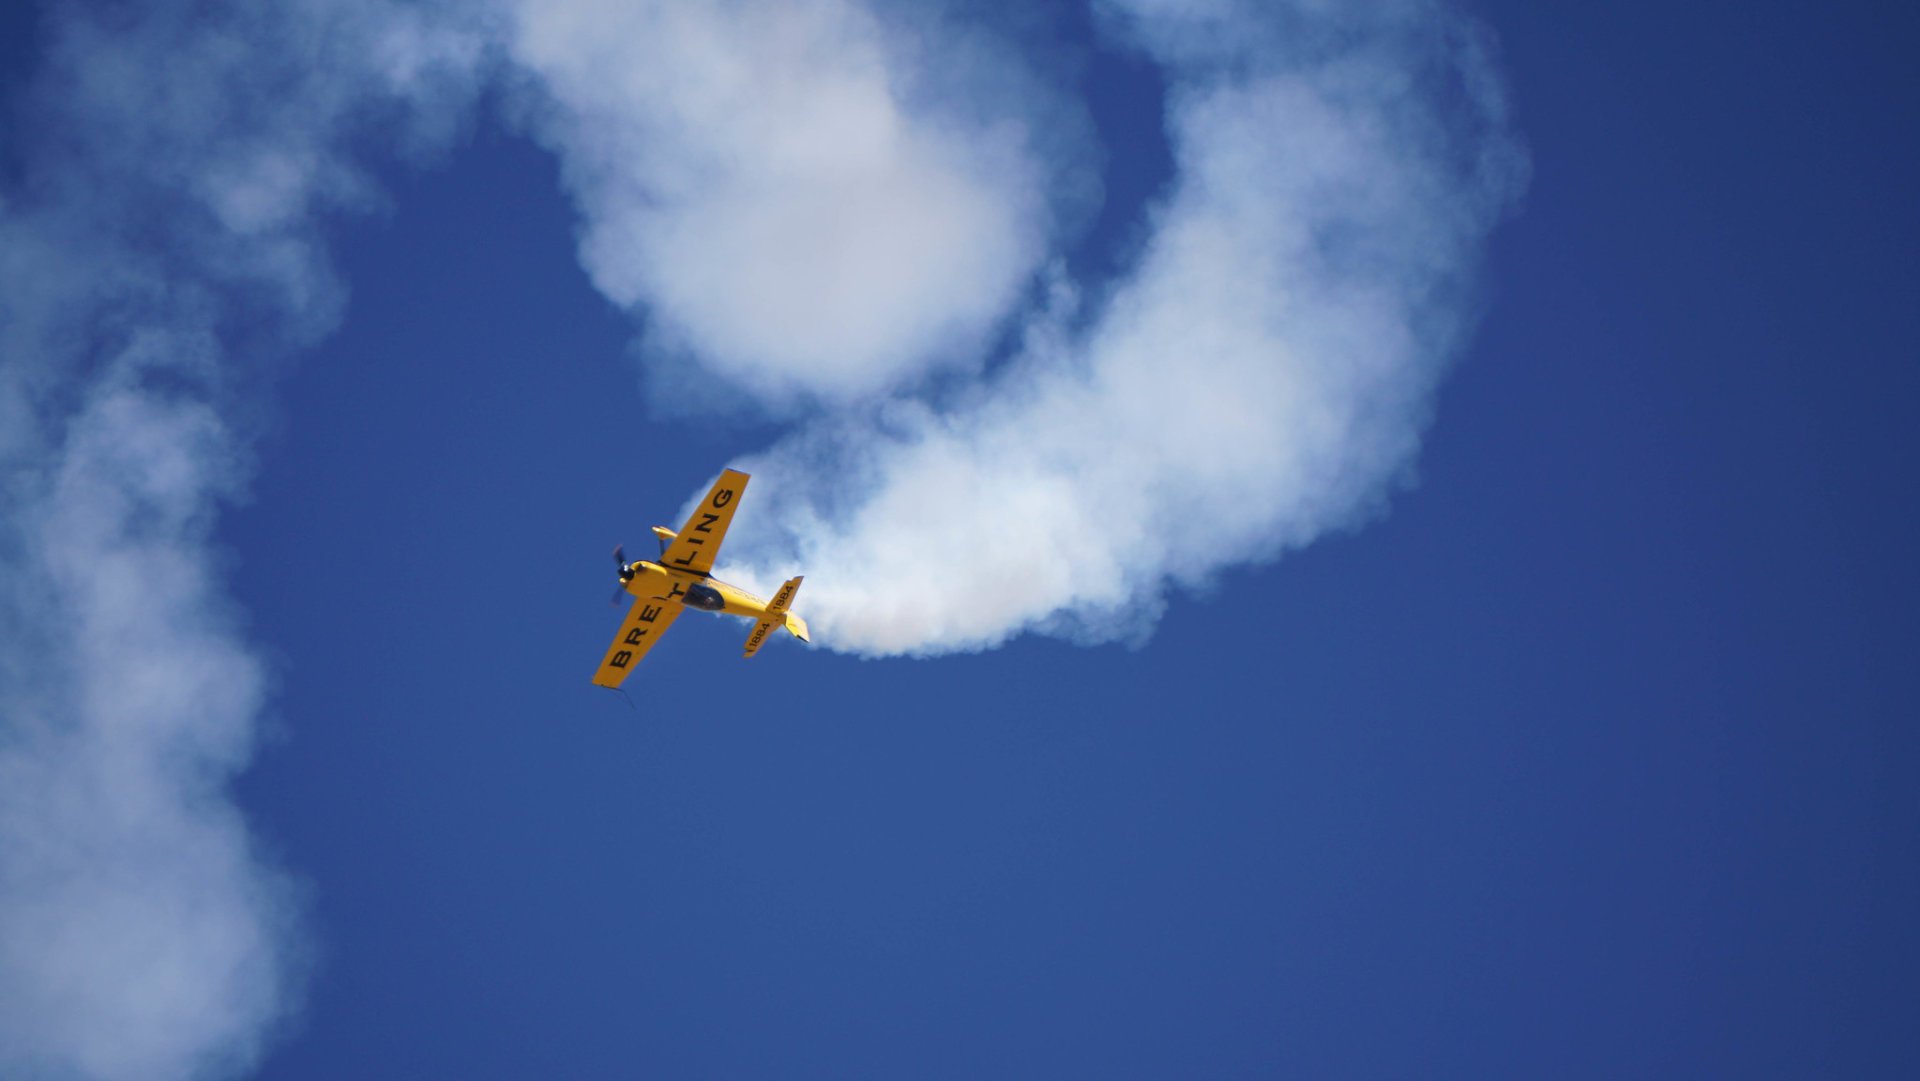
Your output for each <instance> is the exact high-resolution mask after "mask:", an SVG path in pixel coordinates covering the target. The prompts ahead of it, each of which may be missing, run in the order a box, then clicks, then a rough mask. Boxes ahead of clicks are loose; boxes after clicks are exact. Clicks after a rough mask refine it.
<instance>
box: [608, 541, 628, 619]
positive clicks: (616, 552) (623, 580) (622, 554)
mask: <svg viewBox="0 0 1920 1081" xmlns="http://www.w3.org/2000/svg"><path fill="white" fill-rule="evenodd" d="M613 561H614V563H615V564H616V565H618V566H619V568H620V588H618V589H616V590H614V591H613V596H611V597H609V598H607V604H608V606H610V607H613V608H618V607H620V598H621V597H623V596H625V595H626V592H627V549H626V546H625V545H620V544H616V545H614V546H613Z"/></svg>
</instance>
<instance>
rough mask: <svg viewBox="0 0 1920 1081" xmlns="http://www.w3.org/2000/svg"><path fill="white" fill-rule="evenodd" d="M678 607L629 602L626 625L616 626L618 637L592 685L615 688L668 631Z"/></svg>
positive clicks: (650, 602) (654, 603) (657, 602)
mask: <svg viewBox="0 0 1920 1081" xmlns="http://www.w3.org/2000/svg"><path fill="white" fill-rule="evenodd" d="M680 611H681V609H680V606H679V605H677V604H673V603H671V602H668V601H661V600H651V599H641V600H637V601H634V602H633V607H632V608H629V609H628V610H627V618H626V621H625V622H624V623H622V624H620V633H619V634H618V635H616V636H615V637H614V639H613V645H612V646H611V647H610V648H609V649H608V650H607V657H606V659H605V660H603V661H601V662H600V671H599V672H598V673H596V674H595V675H594V677H593V682H594V684H595V685H596V686H600V687H618V686H620V684H621V682H622V681H624V680H625V679H626V678H627V673H629V672H631V671H633V666H634V665H636V664H639V663H640V658H642V657H645V656H646V655H647V650H649V649H652V648H653V643H654V642H655V641H656V640H657V639H658V638H659V637H660V636H661V635H662V634H665V633H666V630H667V628H668V627H671V626H673V621H674V619H676V618H677V617H678V616H679V615H680Z"/></svg>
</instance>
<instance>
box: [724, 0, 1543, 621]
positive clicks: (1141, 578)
mask: <svg viewBox="0 0 1920 1081" xmlns="http://www.w3.org/2000/svg"><path fill="white" fill-rule="evenodd" d="M1109 15H1110V17H1111V19H1112V28H1113V29H1114V30H1115V32H1116V33H1120V34H1124V35H1126V36H1127V37H1128V39H1129V40H1132V41H1134V42H1136V43H1138V44H1141V45H1143V46H1144V47H1146V48H1148V49H1149V50H1150V51H1151V52H1152V53H1153V54H1154V55H1155V56H1156V57H1157V58H1158V59H1160V60H1161V61H1162V63H1163V64H1165V65H1166V70H1167V74H1168V77H1169V81H1170V84H1171V87H1172V89H1171V91H1170V102H1169V108H1168V124H1169V134H1170V139H1171V143H1172V151H1173V157H1174V160H1175V165H1176V169H1177V175H1176V177H1175V180H1174V182H1173V186H1172V190H1171V191H1170V192H1169V193H1168V194H1167V195H1166V197H1165V201H1164V203H1163V204H1162V205H1160V206H1159V207H1157V209H1156V210H1155V211H1154V213H1153V217H1152V223H1151V226H1152V229H1151V235H1150V239H1149V241H1148V243H1147V244H1146V246H1145V249H1144V251H1143V253H1142V254H1141V256H1140V258H1139V261H1138V264H1137V266H1135V267H1134V268H1133V270H1132V272H1131V273H1130V275H1128V276H1127V277H1126V278H1125V280H1123V281H1121V282H1119V283H1117V284H1115V285H1114V286H1112V288H1111V291H1110V292H1109V293H1108V294H1107V295H1106V297H1105V299H1104V301H1103V302H1102V303H1101V304H1100V306H1099V308H1098V310H1097V311H1096V312H1094V313H1093V316H1092V318H1091V319H1090V320H1087V321H1085V322H1084V323H1082V322H1080V321H1077V320H1074V319H1071V318H1065V319H1063V318H1062V317H1061V316H1060V314H1059V312H1058V310H1057V308H1056V310H1054V311H1052V312H1042V313H1040V314H1038V315H1036V316H1034V317H1032V322H1031V324H1030V326H1029V329H1028V344H1027V346H1026V348H1025V349H1024V350H1022V351H1021V353H1020V354H1019V355H1018V356H1017V357H1016V358H1015V359H1014V361H1013V362H1012V363H1011V364H1010V365H1009V366H1008V367H1007V369H1006V370H1005V371H1004V372H1003V373H1002V374H1001V375H999V376H998V377H997V378H995V379H994V380H993V381H992V382H990V383H988V384H986V385H984V386H983V387H981V388H980V389H979V390H978V391H977V392H976V393H974V394H972V395H970V396H968V397H966V398H965V399H964V400H963V401H961V402H960V403H958V404H957V405H949V406H946V407H944V408H936V407H933V406H929V405H922V404H916V403H911V402H907V403H900V404H896V405H895V406H894V407H892V408H890V409H886V410H882V411H880V412H879V413H878V417H879V419H877V420H867V421H862V420H859V419H848V420H843V421H841V422H839V423H838V424H836V425H834V426H832V427H831V428H827V429H816V430H814V431H809V432H804V433H802V434H800V435H799V436H796V437H795V438H793V439H790V440H789V441H787V442H785V443H783V444H782V445H780V446H778V447H776V448H774V449H772V450H770V451H768V452H766V453H764V454H762V455H760V456H758V457H757V458H756V459H755V460H753V461H751V462H749V463H746V466H747V468H749V469H750V470H752V471H753V472H755V474H756V476H757V477H758V481H757V484H756V500H757V502H758V504H759V506H758V507H757V508H756V509H752V513H751V514H750V513H749V512H748V509H743V511H742V512H741V514H742V517H741V521H740V523H739V525H738V526H736V530H737V533H738V534H739V539H738V540H737V541H736V542H734V543H735V547H734V548H733V550H732V553H731V554H732V555H733V556H734V557H735V560H736V561H738V562H741V563H744V564H745V566H743V567H738V568H736V569H737V571H738V573H739V574H740V575H741V576H742V577H744V578H745V579H747V580H748V581H752V582H755V583H767V582H773V581H778V580H779V579H780V578H781V577H782V576H784V575H787V574H789V573H794V572H796V571H801V570H804V571H805V572H806V573H807V574H808V578H807V586H806V595H805V600H806V608H807V610H808V612H809V614H810V618H811V619H812V620H813V623H814V626H815V628H816V629H817V631H818V632H819V633H818V640H819V641H820V642H822V643H823V644H826V645H828V646H831V647H833V648H836V649H844V650H851V651H854V652H859V653H866V654H894V653H906V654H930V653H939V652H944V651H950V650H965V649H980V648H985V647H989V646H992V645H994V644H997V643H999V642H1001V641H1003V640H1005V639H1006V638H1008V637H1009V636H1011V635H1014V634H1017V633H1020V632H1022V631H1027V630H1039V631H1045V632H1053V633H1062V634H1068V635H1070V636H1074V637H1078V638H1095V639H1097V638H1107V637H1128V636H1136V635H1138V634H1140V633H1142V632H1143V631H1144V629H1145V628H1147V627H1150V625H1151V623H1152V621H1153V619H1154V618H1155V616H1157V614H1158V612H1159V610H1160V606H1161V603H1162V598H1163V597H1164V594H1165V591H1166V590H1167V588H1168V587H1169V585H1184V586H1195V585H1199V584H1201V583H1204V582H1205V581H1207V580H1208V579H1209V578H1211V577H1212V576H1214V575H1215V574H1217V573H1219V572H1220V571H1221V570H1222V569H1223V568H1226V567H1230V566H1234V565H1236V564H1241V563H1245V562H1248V561H1252V560H1261V559H1268V558H1272V557H1273V556H1275V555H1277V554H1279V553H1280V552H1282V551H1284V550H1286V549H1288V548H1291V547H1297V546H1299V545H1302V544H1305V543H1307V542H1309V541H1311V540H1312V539H1313V538H1315V537H1316V536H1319V535H1321V534H1323V533H1325V532H1326V531H1328V530H1330V529H1335V528H1339V527H1342V526H1344V525H1347V524H1349V523H1352V522H1354V521H1355V520H1356V519H1357V518H1359V517H1361V516H1364V515H1366V514H1367V513H1369V512H1371V511H1373V510H1375V509H1376V508H1378V507H1379V506H1380V505H1381V503H1382V501H1383V499H1384V497H1385V496H1386V495H1388V494H1390V492H1391V490H1392V489H1393V487H1394V486H1395V484H1396V483H1398V482H1400V481H1401V480H1402V479H1403V478H1404V477H1405V476H1406V474H1407V471H1408V469H1409V468H1410V465H1411V462H1412V460H1413V457H1414V454H1415V452H1416V450H1417V449H1418V444H1419V440H1420V436H1421V433H1422V431H1423V429H1424V426H1425V422H1426V418H1427V413H1428V409H1429V401H1430V398H1431V393H1432V390H1433V387H1434V385H1435V383H1436V381H1437V379H1438V377H1439V376H1440V374H1441V372H1442V370H1443V368H1444V367H1445V365H1446V363H1447V361H1448V359H1449V357H1450V355H1451V354H1452V352H1453V350H1454V349H1455V348H1456V347H1457V345H1458V342H1459V339H1460V337H1461V334H1462V331H1463V329H1464V327H1465V325H1466V323H1467V322H1468V318H1469V316H1470V314H1471V311H1470V299H1471V289H1470V285H1471V277H1472V270H1473V266H1474V262H1475V259H1476V255H1477V251H1478V247H1479V244H1480V242H1481V240H1482V238H1483V237H1484V235H1485V233H1486V231H1487V230H1488V229H1489V228H1490V227H1491V226H1492V225H1493V223H1494V221H1495V219H1496V218H1497V217H1498V216H1499V214H1500V213H1501V211H1502V210H1503V208H1504V207H1505V206H1507V205H1508V204H1509V202H1510V201H1511V199H1512V198H1513V197H1514V196H1515V195H1516V194H1517V192H1518V190H1519V187H1520V185H1521V183H1522V181H1523V178H1524V172H1525V165H1524V158H1523V156H1522V155H1521V154H1520V152H1519V151H1518V150H1517V149H1516V147H1515V145H1514V144H1513V142H1512V141H1511V139H1510V137H1509V136H1508V134H1507V131H1506V118H1505V113H1504V103H1503V101H1502V100H1501V98H1500V94H1499V82H1498V79H1497V78H1496V77H1495V76H1494V74H1493V72H1492V71H1491V69H1490V67H1489V65H1488V61H1487V58H1486V56H1485V53H1484V47H1483V43H1482V42H1481V40H1480V38H1479V37H1478V36H1477V34H1476V32H1475V31H1474V30H1473V28H1472V27H1471V26H1470V25H1468V24H1465V23H1462V22H1460V21H1457V20H1455V19H1453V18H1452V17H1451V16H1448V15H1446V14H1445V13H1444V12H1441V11H1438V10H1436V9H1434V8H1432V7H1430V6H1428V5H1413V4H1409V5H1402V6H1392V5H1388V6H1382V7H1377V8H1369V9H1368V10H1367V11H1366V12H1364V13H1363V14H1359V15H1355V14H1352V13H1349V12H1345V11H1343V10H1342V9H1341V8H1339V7H1338V6H1326V5H1320V4H1311V3H1296V4H1273V5H1257V6H1253V7H1247V6H1242V5H1235V4H1230V3H1217V4H1174V3H1151V4H1144V3H1143V4H1138V5H1112V7H1111V10H1110V11H1109ZM1065 291H1066V292H1067V293H1069V294H1071V292H1072V290H1071V289H1067V290H1065ZM752 507H753V504H752V503H751V502H750V504H749V508H752Z"/></svg>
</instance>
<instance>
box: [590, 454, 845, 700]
mask: <svg viewBox="0 0 1920 1081" xmlns="http://www.w3.org/2000/svg"><path fill="white" fill-rule="evenodd" d="M746 490H747V475H746V474H745V473H742V472H740V471H739V470H737V469H729V470H727V471H726V472H724V473H722V474H720V479H719V480H717V481H714V482H713V490H712V491H710V492H708V493H707V498H705V499H703V500H701V501H700V505H699V506H697V507H695V508H694V509H693V516H692V517H691V518H688V519H687V524H686V525H684V526H682V527H681V529H680V532H678V533H675V532H674V531H673V530H671V529H667V528H666V527H664V526H654V527H653V533H654V536H656V537H659V538H660V561H659V562H658V563H653V562H649V561H647V560H644V559H642V560H639V561H637V562H634V563H629V562H627V555H626V552H625V551H624V550H623V549H622V548H620V547H617V546H616V547H615V548H614V550H613V559H614V562H616V563H618V564H619V565H620V592H617V593H615V594H614V595H613V597H614V600H615V602H616V603H617V602H618V601H619V599H620V593H630V594H632V595H633V597H634V601H633V607H632V608H630V609H628V611H627V618H626V621H625V622H623V623H621V625H620V633H619V634H618V635H615V636H614V639H613V647H612V648H610V649H608V650H607V655H606V658H605V659H604V660H602V661H601V662H600V671H599V672H598V673H597V674H596V675H595V676H594V677H593V681H594V683H596V684H598V685H600V686H602V687H618V686H620V684H621V683H622V682H623V681H624V680H625V679H626V678H627V673H628V672H631V671H633V666H634V665H636V664H639V663H640V658H642V657H645V656H646V655H647V650H649V649H651V648H653V643H654V642H656V641H658V640H659V638H660V636H661V635H662V634H665V633H666V630H667V628H668V627H671V626H673V621H674V620H676V619H678V618H680V613H681V612H684V611H686V610H687V609H689V608H697V609H699V610H700V611H702V612H719V613H721V614H723V615H730V616H743V617H745V618H747V619H751V620H753V621H754V622H753V631H752V633H750V634H748V635H747V656H749V657H751V656H753V655H754V654H755V653H758V652H760V646H761V645H762V644H763V643H765V642H766V640H767V635H769V634H771V633H773V631H775V630H776V629H778V628H781V627H785V628H786V629H787V632H788V633H789V634H791V635H793V636H794V637H795V638H798V639H800V640H801V641H802V642H805V641H809V639H808V638H807V621H806V620H804V619H801V618H800V617H799V616H797V615H794V614H793V613H792V612H790V611H788V610H787V609H788V606H790V605H792V604H793V595H794V594H795V593H797V592H799V590H800V579H799V578H797V577H796V578H789V579H787V582H786V584H785V585H782V586H781V587H780V590H779V592H777V593H775V594H774V595H773V599H772V600H770V601H763V600H761V599H760V598H759V597H756V596H754V595H753V594H751V593H748V592H747V591H746V590H744V589H740V588H738V587H735V586H730V585H728V584H727V583H725V582H722V581H721V580H719V579H718V578H715V577H714V576H713V573H712V572H713V558H714V556H716V555H719V554H720V541H721V540H722V539H724V538H725V537H726V535H727V527H728V526H729V525H732V524H733V512H734V509H735V508H736V507H738V506H739V505H740V493H742V492H744V491H746Z"/></svg>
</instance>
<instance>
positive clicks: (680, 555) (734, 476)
mask: <svg viewBox="0 0 1920 1081" xmlns="http://www.w3.org/2000/svg"><path fill="white" fill-rule="evenodd" d="M746 490H747V475H746V474H745V473H742V472H740V471H739V470H738V469H729V470H727V471H726V472H725V473H722V474H720V479H719V480H716V481H714V482H713V490H712V491H710V492H708V493H707V498H705V499H703V500H701V502H700V505H699V506H697V507H695V508H693V517H691V518H688V519H687V524H686V525H684V526H682V527H681V528H680V532H679V533H678V534H677V535H675V537H674V538H673V543H672V544H670V545H668V546H667V550H666V553H665V554H663V555H662V556H661V557H660V562H662V563H664V564H666V565H667V566H669V567H677V568H679V569H680V570H683V571H692V572H693V573H695V574H708V573H711V572H712V570H713V557H714V556H716V555H719V554H720V541H721V540H722V539H723V538H725V537H726V535H727V527H728V526H730V525H732V524H733V512H734V508H736V507H738V506H739V505H740V493H741V492H744V491H746Z"/></svg>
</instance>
